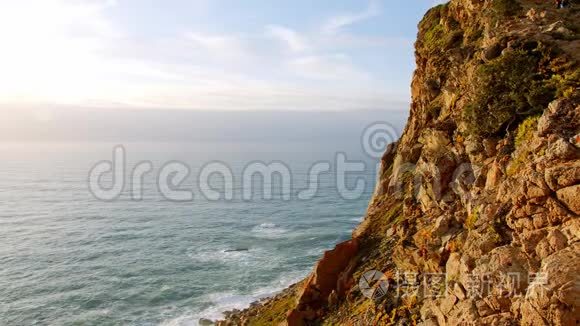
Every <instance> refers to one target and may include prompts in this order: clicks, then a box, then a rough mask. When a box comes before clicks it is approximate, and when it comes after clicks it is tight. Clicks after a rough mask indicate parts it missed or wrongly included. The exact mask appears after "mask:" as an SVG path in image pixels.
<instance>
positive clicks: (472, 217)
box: [465, 207, 479, 230]
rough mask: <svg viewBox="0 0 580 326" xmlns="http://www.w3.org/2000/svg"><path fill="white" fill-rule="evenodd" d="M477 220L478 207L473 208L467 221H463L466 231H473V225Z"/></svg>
mask: <svg viewBox="0 0 580 326" xmlns="http://www.w3.org/2000/svg"><path fill="white" fill-rule="evenodd" d="M478 219H479V207H475V208H473V210H472V211H471V214H469V216H467V219H466V220H465V226H466V227H467V229H469V230H473V229H474V228H475V223H477V220H478Z"/></svg>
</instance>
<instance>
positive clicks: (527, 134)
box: [515, 115, 540, 148]
mask: <svg viewBox="0 0 580 326" xmlns="http://www.w3.org/2000/svg"><path fill="white" fill-rule="evenodd" d="M539 119H540V116H539V115H535V116H531V117H527V118H526V119H525V120H524V121H523V122H522V123H520V125H519V126H518V130H517V132H516V137H515V144H516V148H518V147H520V146H521V145H523V144H525V143H527V142H529V140H531V139H532V137H533V135H534V132H535V131H536V128H537V127H538V120H539Z"/></svg>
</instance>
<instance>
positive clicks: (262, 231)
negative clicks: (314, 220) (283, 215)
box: [252, 223, 289, 239]
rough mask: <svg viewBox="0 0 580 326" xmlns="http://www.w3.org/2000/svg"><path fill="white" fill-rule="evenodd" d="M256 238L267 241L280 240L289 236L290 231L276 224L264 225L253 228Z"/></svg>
mask: <svg viewBox="0 0 580 326" xmlns="http://www.w3.org/2000/svg"><path fill="white" fill-rule="evenodd" d="M252 232H253V233H254V236H256V237H259V238H266V239H278V238H282V237H285V236H287V234H288V232H289V230H287V229H285V228H283V227H280V226H279V225H277V224H274V223H262V224H260V225H256V226H255V227H254V228H252Z"/></svg>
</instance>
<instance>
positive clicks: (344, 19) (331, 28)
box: [322, 0, 381, 34]
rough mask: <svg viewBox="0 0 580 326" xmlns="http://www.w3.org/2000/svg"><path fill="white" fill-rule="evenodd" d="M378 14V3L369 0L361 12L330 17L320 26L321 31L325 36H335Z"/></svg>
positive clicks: (379, 10) (379, 8) (375, 0)
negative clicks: (342, 30) (344, 29)
mask: <svg viewBox="0 0 580 326" xmlns="http://www.w3.org/2000/svg"><path fill="white" fill-rule="evenodd" d="M380 13H381V6H380V2H379V1H378V0H371V1H370V2H369V4H368V6H367V8H366V9H364V10H363V11H360V12H348V13H341V14H338V15H335V16H333V17H331V18H330V19H328V21H326V23H324V25H323V26H322V31H323V32H324V33H326V34H335V33H338V32H339V31H340V30H341V29H343V28H345V27H347V26H350V25H353V24H356V23H358V22H361V21H364V20H367V19H369V18H372V17H375V16H378V15H379V14H380Z"/></svg>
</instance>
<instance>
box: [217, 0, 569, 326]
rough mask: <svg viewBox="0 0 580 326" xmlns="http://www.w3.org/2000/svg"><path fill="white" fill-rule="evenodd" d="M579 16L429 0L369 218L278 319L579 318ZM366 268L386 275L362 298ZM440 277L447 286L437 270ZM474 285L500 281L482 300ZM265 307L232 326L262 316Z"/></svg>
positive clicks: (535, 5) (534, 5) (441, 321)
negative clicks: (397, 132)
mask: <svg viewBox="0 0 580 326" xmlns="http://www.w3.org/2000/svg"><path fill="white" fill-rule="evenodd" d="M578 21H580V10H579V8H577V7H576V5H575V6H573V7H572V8H568V9H566V10H556V9H554V8H553V6H552V3H551V2H537V1H528V0H517V1H516V0H452V1H451V2H450V3H448V4H444V5H440V6H437V7H435V8H433V9H431V10H430V11H429V12H428V13H427V14H426V15H425V18H424V19H423V20H422V21H421V23H420V24H419V34H418V39H417V42H416V62H417V69H416V72H415V75H414V77H413V82H412V96H413V98H412V105H411V114H410V118H409V121H408V124H407V127H406V128H405V131H404V133H403V135H402V137H401V138H400V140H399V141H398V142H397V143H396V144H394V145H392V146H390V147H389V150H388V151H387V152H386V153H385V156H384V157H383V159H382V167H381V169H382V170H381V174H380V176H381V177H380V179H379V181H378V186H377V190H376V192H375V194H374V196H373V199H372V200H371V203H370V204H369V208H368V212H367V216H366V217H365V220H364V221H363V222H362V223H361V225H360V226H359V227H358V228H357V229H356V230H355V231H354V232H353V240H351V241H352V242H349V243H343V244H340V245H339V246H338V247H337V249H336V250H335V251H330V252H327V253H326V254H325V256H324V257H323V258H322V259H321V261H320V262H319V264H318V265H317V267H316V268H315V271H314V272H313V274H312V275H311V277H310V278H309V279H308V280H307V281H306V282H305V283H304V284H302V285H300V286H299V288H298V289H297V290H296V291H294V292H293V293H294V294H293V295H294V297H293V301H292V302H293V307H292V308H291V309H289V310H288V312H287V315H286V316H285V317H284V318H282V317H280V314H279V313H278V312H276V316H278V317H277V318H275V319H271V322H272V323H287V324H289V325H306V324H327V325H415V324H416V325H461V324H466V323H473V322H475V323H477V324H481V325H512V324H524V325H550V324H553V325H576V324H578V323H580V316H579V314H578V311H577V309H578V307H579V306H580V302H579V301H578V300H579V298H580V288H578V284H579V282H578V275H580V265H579V264H578V263H577V262H578V259H580V220H579V219H578V217H579V214H580V144H579V138H580V135H579V134H580V89H579V87H580V84H579V68H578V67H579V66H578V61H579V60H580V39H579V37H578V34H577V33H578V29H577V28H575V27H574V26H576V25H577V22H578ZM409 166H412V168H411V169H409V168H408V167H409ZM353 243H356V246H355V245H353ZM344 246H347V247H348V248H350V249H352V250H350V249H349V250H346V251H345V248H344ZM337 252H344V254H341V255H340V257H341V258H340V259H338V258H336V257H335V256H336V253H337ZM337 266H339V268H338V270H334V269H333V268H335V267H337ZM331 269H332V270H333V272H332V273H331V272H330V270H331ZM368 271H378V272H380V273H381V274H382V275H384V276H383V277H382V278H381V279H380V280H379V281H380V282H382V283H383V284H388V291H387V292H386V293H385V294H384V295H380V296H376V297H373V298H372V299H369V298H368V297H367V296H365V295H363V293H362V290H364V289H361V288H359V283H358V281H359V280H360V279H361V277H363V276H364V275H366V274H365V273H367V272H368ZM324 274H329V275H331V278H332V282H331V283H332V284H330V285H329V284H326V283H324V282H323V281H322V280H320V279H317V277H318V276H320V275H324ZM441 274H443V275H444V276H445V279H444V281H445V282H444V283H434V282H433V280H431V279H429V277H430V275H441ZM481 275H485V278H483V277H479V276H481ZM506 275H518V276H519V279H518V282H517V283H516V282H511V283H510V282H507V283H506V279H505V277H506ZM542 275H544V277H542ZM546 275H547V276H546ZM473 276H476V279H473ZM478 277H479V278H478ZM313 279H317V281H312V280H313ZM474 280H475V281H485V282H488V283H489V284H494V286H491V287H487V288H484V289H482V290H481V291H480V292H479V293H477V295H473V293H472V291H471V290H473V289H472V285H473V282H474ZM323 283H324V284H325V285H324V287H325V288H324V291H321V288H320V284H323ZM434 284H437V286H433V285H434ZM498 284H499V285H501V286H498ZM506 284H507V285H506ZM403 285H406V287H403ZM410 285H413V287H411V288H412V289H413V290H412V291H410V292H408V291H407V292H405V293H404V295H401V291H400V290H403V289H406V290H408V289H409V287H410ZM329 286H330V287H329ZM506 286H507V287H506ZM425 288H429V289H430V290H431V291H439V292H437V293H439V294H440V295H436V296H431V295H428V294H427V293H426V292H425V291H424V289H425ZM317 293H318V294H321V293H323V295H316V294H317ZM306 294H307V295H306ZM287 300H288V297H285V298H284V299H283V300H282V299H273V300H271V301H270V302H269V303H268V304H267V305H265V306H261V307H267V306H268V305H270V306H274V307H276V306H277V307H280V306H284V307H286V306H287V305H286V304H287V303H288V301H287ZM276 302H277V303H276ZM256 309H262V310H259V311H260V312H259V313H256V311H258V310H256ZM276 311H277V310H276ZM264 314H266V315H268V314H269V312H268V310H267V309H266V311H264V308H252V309H249V310H247V311H244V312H241V313H240V314H238V315H237V317H236V318H237V319H235V320H236V322H232V320H233V319H230V321H229V322H228V321H225V322H223V324H226V325H227V324H228V323H230V324H232V323H233V324H236V323H240V324H248V325H259V324H260V323H261V322H260V320H263V317H262V316H264Z"/></svg>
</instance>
